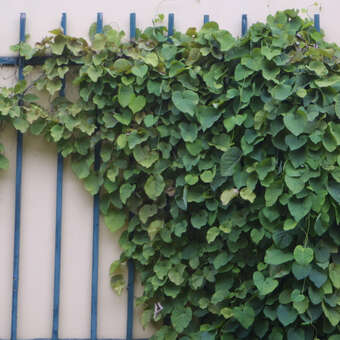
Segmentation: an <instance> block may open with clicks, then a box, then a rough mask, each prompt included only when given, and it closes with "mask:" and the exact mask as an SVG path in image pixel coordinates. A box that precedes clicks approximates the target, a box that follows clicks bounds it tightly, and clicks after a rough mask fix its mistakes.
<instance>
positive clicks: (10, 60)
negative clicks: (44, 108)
mask: <svg viewBox="0 0 340 340" xmlns="http://www.w3.org/2000/svg"><path fill="white" fill-rule="evenodd" d="M207 22H209V15H204V17H203V23H204V24H206V23H207ZM247 25H248V23H247V15H246V14H243V15H242V20H241V32H242V35H245V34H246V32H247ZM314 26H315V28H316V29H317V31H320V15H319V14H315V15H314ZM61 28H62V30H63V33H64V34H67V30H66V13H63V14H62V19H61ZM102 31H103V15H102V13H98V14H97V27H96V32H97V33H102ZM173 33H174V14H173V13H170V14H169V16H168V37H170V36H171V35H173ZM25 34H26V14H25V13H21V14H20V36H19V41H20V42H24V41H25ZM135 38H136V14H135V13H131V14H130V40H133V39H135ZM46 58H48V57H35V58H32V59H31V60H27V61H25V60H24V58H23V57H0V65H5V66H18V71H19V75H18V78H19V80H23V79H24V75H23V68H24V66H25V65H41V64H42V63H43V62H44V61H45V60H46ZM64 95H65V82H64V81H63V85H62V89H61V91H60V96H64ZM22 156H23V135H22V133H21V132H19V131H18V132H17V149H16V176H15V214H14V215H15V217H14V256H13V283H12V313H11V340H17V319H18V285H19V257H20V226H21V223H20V222H21V220H20V218H21V189H22ZM99 167H100V144H99V143H98V144H97V145H96V146H95V170H96V171H98V170H99ZM62 194H63V157H62V155H61V153H58V156H57V188H56V231H55V259H54V292H53V320H52V337H51V339H52V340H57V339H59V338H58V331H59V302H60V301H59V300H60V267H61V231H62ZM98 262H99V194H96V195H95V196H94V198H93V240H92V283H91V335H90V338H87V339H80V338H77V339H63V340H89V339H91V340H97V309H98ZM134 281H135V269H134V264H133V261H132V260H129V261H128V285H127V289H128V301H127V307H128V308H127V323H126V340H132V339H133V318H134V316H133V306H134ZM40 340H48V339H40ZM100 340H122V339H100ZM139 340H147V339H139Z"/></svg>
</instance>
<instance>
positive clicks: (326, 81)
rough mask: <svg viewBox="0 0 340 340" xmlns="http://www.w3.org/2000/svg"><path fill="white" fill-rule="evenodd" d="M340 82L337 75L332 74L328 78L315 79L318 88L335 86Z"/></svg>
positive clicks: (339, 77)
mask: <svg viewBox="0 0 340 340" xmlns="http://www.w3.org/2000/svg"><path fill="white" fill-rule="evenodd" d="M339 81H340V76H339V75H337V74H332V75H331V76H330V77H327V78H323V79H317V80H315V81H314V82H315V84H316V85H317V86H319V87H328V86H332V85H334V84H336V83H337V82H339Z"/></svg>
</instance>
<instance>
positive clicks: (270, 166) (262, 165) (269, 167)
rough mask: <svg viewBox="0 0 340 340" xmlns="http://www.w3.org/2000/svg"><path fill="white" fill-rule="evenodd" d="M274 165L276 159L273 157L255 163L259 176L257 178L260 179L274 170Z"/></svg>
mask: <svg viewBox="0 0 340 340" xmlns="http://www.w3.org/2000/svg"><path fill="white" fill-rule="evenodd" d="M275 167H276V161H275V159H274V158H273V157H271V158H266V159H264V160H262V161H261V162H259V163H258V164H257V165H256V168H255V170H256V172H257V174H258V176H259V179H260V180H261V181H262V180H264V179H265V178H266V176H267V175H268V174H269V173H270V172H271V171H273V170H275Z"/></svg>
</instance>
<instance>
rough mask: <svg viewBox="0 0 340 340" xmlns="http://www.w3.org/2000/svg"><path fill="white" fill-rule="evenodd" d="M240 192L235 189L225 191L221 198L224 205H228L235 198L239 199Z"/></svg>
mask: <svg viewBox="0 0 340 340" xmlns="http://www.w3.org/2000/svg"><path fill="white" fill-rule="evenodd" d="M238 194H239V191H238V190H237V189H235V188H233V189H228V190H224V191H223V192H222V194H221V196H220V199H221V202H222V204H223V205H227V204H228V203H229V202H230V201H231V200H232V199H233V198H235V197H237V196H238Z"/></svg>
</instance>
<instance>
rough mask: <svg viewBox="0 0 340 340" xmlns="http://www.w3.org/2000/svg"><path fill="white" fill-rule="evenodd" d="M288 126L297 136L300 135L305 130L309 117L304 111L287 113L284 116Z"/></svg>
mask: <svg viewBox="0 0 340 340" xmlns="http://www.w3.org/2000/svg"><path fill="white" fill-rule="evenodd" d="M283 122H284V124H285V126H286V128H287V129H288V130H289V131H290V132H291V133H292V134H293V135H295V136H299V135H300V134H301V133H302V132H304V130H305V126H306V122H307V117H306V114H305V113H303V112H300V111H299V112H296V113H287V114H286V115H285V116H284V117H283Z"/></svg>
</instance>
